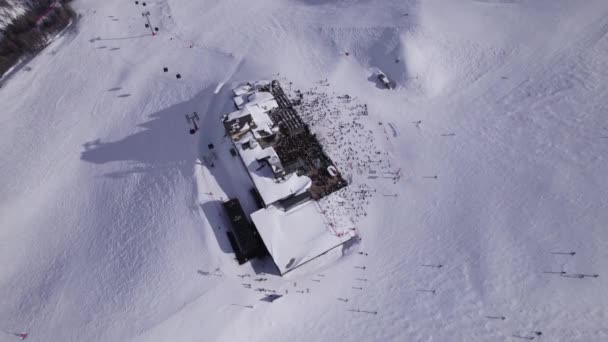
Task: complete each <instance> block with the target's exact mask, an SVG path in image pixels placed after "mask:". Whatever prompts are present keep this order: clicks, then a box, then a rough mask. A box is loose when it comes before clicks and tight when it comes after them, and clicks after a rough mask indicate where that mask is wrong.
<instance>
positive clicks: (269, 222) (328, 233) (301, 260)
mask: <svg viewBox="0 0 608 342" xmlns="http://www.w3.org/2000/svg"><path fill="white" fill-rule="evenodd" d="M251 219H252V221H253V224H254V225H255V227H256V229H257V230H258V232H259V234H260V236H261V237H262V240H264V244H265V245H266V249H267V250H268V252H269V253H270V255H271V256H272V258H273V260H274V262H275V264H276V265H277V267H278V268H279V271H280V272H281V274H282V275H283V274H285V273H288V272H289V271H292V270H293V269H295V268H297V267H300V266H302V265H303V264H305V263H307V262H309V261H311V260H313V259H315V258H317V257H319V256H321V255H323V254H325V253H327V252H328V251H330V250H332V249H334V248H336V247H338V246H341V245H342V244H344V243H345V242H347V241H349V240H350V239H352V238H353V237H354V236H355V232H354V231H351V232H350V233H348V234H335V233H334V232H333V231H332V229H331V227H329V226H328V225H327V224H326V222H325V220H324V217H323V214H322V213H321V210H320V208H319V207H318V204H317V203H316V202H314V201H308V202H306V203H304V204H302V205H300V206H297V207H295V208H292V209H290V210H288V211H283V210H281V209H278V208H277V207H275V206H270V207H268V208H266V209H260V210H258V211H256V212H254V213H253V214H251Z"/></svg>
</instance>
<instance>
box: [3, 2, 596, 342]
mask: <svg viewBox="0 0 608 342" xmlns="http://www.w3.org/2000/svg"><path fill="white" fill-rule="evenodd" d="M1 2H2V1H1V0H0V3H1ZM9 2H10V1H9ZM73 6H74V8H75V10H76V11H77V12H78V13H79V14H81V15H82V17H81V19H80V20H79V21H78V27H77V29H76V30H71V31H69V32H68V33H66V34H65V35H64V36H62V37H60V38H58V39H56V40H55V41H54V42H53V43H52V44H51V45H50V46H48V47H47V48H46V49H45V50H44V51H43V52H42V53H40V54H39V55H38V56H37V57H36V58H34V59H33V60H31V61H30V62H29V63H28V64H27V65H26V66H24V67H23V68H21V69H20V70H19V71H17V72H16V73H15V74H14V75H13V76H12V77H11V79H10V80H8V81H7V82H6V83H4V84H3V85H2V88H0V103H1V106H2V111H0V155H2V159H1V162H0V260H1V261H2V262H1V263H0V293H2V296H0V330H1V332H0V341H1V342H4V341H15V340H18V336H16V335H15V334H19V333H25V332H27V333H28V336H27V341H146V342H149V341H174V340H180V341H289V340H292V341H512V340H515V341H517V340H521V339H524V340H535V341H537V340H538V341H585V342H587V341H592V342H595V341H597V342H600V341H606V340H608V326H607V325H606V322H607V321H608V313H607V309H608V291H606V289H607V288H608V281H607V280H606V279H607V278H608V274H606V270H608V251H607V250H606V246H607V245H608V227H607V225H608V181H607V180H608V178H607V177H606V175H607V174H608V159H607V155H608V117H607V116H606V111H607V110H608V103H607V102H606V98H608V72H607V71H606V70H608V2H606V1H605V0H586V1H568V0H536V1H524V0H500V1H498V0H424V1H423V0H420V1H417V0H373V1H372V0H333V1H332V0H258V1H247V0H222V1H217V0H153V1H147V2H146V6H145V7H143V6H142V4H141V1H140V2H139V4H137V5H136V4H135V2H134V1H119V0H104V1H94V0H77V1H74V2H73ZM144 11H149V12H150V14H149V19H150V23H151V26H152V30H153V29H154V28H155V27H158V33H157V34H155V35H152V32H153V31H151V30H150V29H149V28H146V27H145V23H146V19H145V17H143V16H142V12H144ZM163 68H167V69H168V72H163ZM379 70H381V71H382V72H384V73H386V75H387V76H388V77H389V78H390V79H391V80H392V81H393V82H394V83H395V89H391V90H387V89H384V88H383V87H382V85H381V84H379V83H378V81H377V78H376V75H375V73H377V72H378V71H379ZM176 74H180V76H181V78H177V77H176ZM272 78H277V79H279V80H280V81H281V82H282V84H284V85H286V86H287V85H289V89H290V90H291V91H292V92H293V93H295V90H300V91H302V92H303V94H304V99H303V104H302V105H301V106H300V107H299V110H300V111H301V113H302V115H303V117H304V118H305V119H306V120H307V122H308V123H309V124H310V125H311V127H312V128H313V130H314V131H315V133H317V135H318V137H319V139H320V140H321V141H322V142H323V143H324V144H326V146H327V151H328V153H329V154H330V155H331V157H332V158H333V159H334V160H336V161H337V162H338V166H339V168H340V171H342V172H343V173H344V176H345V178H346V179H349V181H350V185H349V187H348V188H347V189H346V190H345V191H344V192H341V193H340V194H339V197H335V198H333V199H328V200H325V201H323V202H322V203H321V205H322V206H323V208H325V209H326V210H327V215H328V216H329V217H330V218H331V219H334V218H335V219H338V218H343V217H344V216H347V217H348V218H349V219H350V220H351V222H354V224H355V225H356V227H357V230H358V232H359V233H360V235H361V238H362V240H361V241H360V243H358V244H356V245H354V246H352V247H350V248H348V249H344V250H338V251H335V252H334V253H331V254H330V255H327V256H326V257H325V258H323V259H322V260H319V261H318V262H314V263H312V264H308V265H306V266H304V267H302V268H301V269H299V270H298V271H297V272H296V271H294V272H293V274H292V273H290V274H289V275H288V276H286V277H284V278H282V277H278V276H276V275H275V274H276V271H274V270H273V268H272V267H271V266H272V265H271V264H270V263H269V262H268V260H266V261H265V262H264V261H259V262H254V263H251V264H245V265H242V266H239V265H238V264H237V263H236V262H235V260H234V255H233V254H232V251H231V249H230V246H229V244H228V242H227V239H226V237H225V231H226V227H227V225H228V223H227V222H226V220H225V218H224V217H223V213H222V211H221V207H220V206H219V203H220V202H221V201H222V200H225V199H226V198H228V197H231V196H234V195H235V194H238V193H240V192H242V190H243V184H246V181H247V180H246V178H238V177H235V175H238V171H237V170H238V168H239V167H241V165H239V164H238V163H236V162H235V159H233V158H232V157H231V156H230V153H229V149H230V146H231V145H230V142H229V141H228V140H227V139H226V138H225V137H224V132H223V131H222V126H221V123H220V120H221V117H222V115H223V114H225V113H226V112H227V111H230V110H231V109H232V104H231V103H230V97H229V94H230V86H231V85H232V84H235V83H236V82H239V81H243V80H256V79H272ZM290 82H292V83H291V84H290ZM347 94H348V95H349V96H348V97H345V96H344V95H347ZM194 111H196V112H197V113H198V114H199V116H200V118H201V120H200V127H201V130H200V132H199V133H198V134H197V135H195V136H191V135H190V134H188V129H189V127H188V124H187V122H186V120H185V118H184V115H185V114H188V113H192V112H194ZM209 143H213V144H214V145H215V148H214V153H215V154H216V156H215V157H214V158H217V163H216V164H217V166H216V167H213V168H211V167H208V166H207V164H206V163H205V160H208V159H209V158H211V157H213V156H212V155H211V153H212V152H210V151H209V149H208V148H207V145H208V144H209ZM245 177H246V176H245ZM243 182H245V183H243ZM270 293H276V294H281V295H283V297H281V298H279V299H278V300H276V301H274V302H273V303H268V302H266V301H261V299H262V298H263V297H264V296H266V295H267V294H270Z"/></svg>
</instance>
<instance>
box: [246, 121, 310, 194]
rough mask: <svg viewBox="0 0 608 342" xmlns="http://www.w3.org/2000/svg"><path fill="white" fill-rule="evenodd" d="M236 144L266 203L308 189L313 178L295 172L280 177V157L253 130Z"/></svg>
mask: <svg viewBox="0 0 608 342" xmlns="http://www.w3.org/2000/svg"><path fill="white" fill-rule="evenodd" d="M234 145H235V147H236V149H237V151H238V153H239V155H240V156H241V159H242V160H243V163H244V164H245V168H246V169H247V172H248V173H249V175H250V176H251V179H252V180H253V183H254V184H255V186H256V188H257V190H258V192H259V194H260V196H261V197H262V200H263V201H264V203H265V204H266V205H269V204H271V203H274V202H276V201H279V200H281V199H283V198H286V197H289V196H291V195H299V194H301V193H303V192H304V191H306V190H308V189H309V188H310V186H311V185H312V180H311V179H310V178H308V177H306V176H298V175H297V174H295V173H291V174H286V175H283V176H282V177H278V175H277V174H278V173H280V171H281V170H282V166H281V164H280V159H279V157H278V155H277V153H276V151H275V150H274V148H272V147H267V148H262V146H261V145H260V144H259V143H258V142H257V141H256V138H255V136H254V135H253V133H252V132H247V133H246V134H244V135H243V136H242V137H241V138H240V139H239V140H238V141H235V142H234Z"/></svg>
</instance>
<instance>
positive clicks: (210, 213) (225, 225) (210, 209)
mask: <svg viewBox="0 0 608 342" xmlns="http://www.w3.org/2000/svg"><path fill="white" fill-rule="evenodd" d="M201 209H202V210H203V214H204V215H205V217H206V218H207V221H209V225H210V226H211V227H210V228H211V230H213V234H214V235H215V238H216V240H217V243H218V245H219V246H220V249H221V250H222V252H224V253H234V251H233V250H232V246H230V241H228V236H226V232H228V229H229V227H230V222H229V221H228V219H227V218H226V214H225V213H224V209H223V208H222V202H221V201H209V202H205V203H202V204H201ZM235 262H236V261H235Z"/></svg>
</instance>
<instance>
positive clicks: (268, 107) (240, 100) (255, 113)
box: [224, 88, 279, 139]
mask: <svg viewBox="0 0 608 342" xmlns="http://www.w3.org/2000/svg"><path fill="white" fill-rule="evenodd" d="M237 89H238V88H237ZM237 89H235V90H234V93H235V94H236V93H240V92H241V90H238V91H237ZM234 102H235V104H236V105H237V107H238V108H239V110H237V111H234V112H232V113H230V114H228V115H227V116H226V118H225V119H224V122H228V123H230V122H232V123H234V124H235V127H240V130H238V131H239V132H242V131H244V130H248V129H250V128H253V127H252V126H255V128H254V129H253V130H254V134H255V135H256V138H258V139H259V138H262V137H264V136H267V135H271V134H273V133H276V132H277V131H278V128H277V127H275V124H274V122H273V121H272V119H271V118H270V115H269V112H270V111H272V110H273V109H276V108H278V107H279V104H278V103H277V101H276V100H275V99H274V96H272V94H271V93H269V92H265V91H261V92H258V91H255V92H249V93H244V94H241V95H239V96H236V97H235V98H234ZM249 116H251V118H249ZM250 121H253V123H254V125H244V122H250ZM230 126H232V124H231V125H230Z"/></svg>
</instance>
